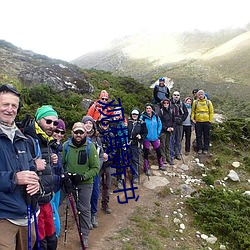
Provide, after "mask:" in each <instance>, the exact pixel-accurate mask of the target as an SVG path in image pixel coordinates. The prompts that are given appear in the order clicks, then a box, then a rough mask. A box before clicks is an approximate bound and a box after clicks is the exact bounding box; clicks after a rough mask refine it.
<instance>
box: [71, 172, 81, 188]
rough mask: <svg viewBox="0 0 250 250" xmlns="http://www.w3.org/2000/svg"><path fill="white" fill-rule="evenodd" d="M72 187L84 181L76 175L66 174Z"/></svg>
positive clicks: (79, 175)
mask: <svg viewBox="0 0 250 250" xmlns="http://www.w3.org/2000/svg"><path fill="white" fill-rule="evenodd" d="M68 175H69V177H70V179H71V182H72V184H73V185H78V183H79V182H82V181H84V176H83V175H81V174H77V173H68Z"/></svg>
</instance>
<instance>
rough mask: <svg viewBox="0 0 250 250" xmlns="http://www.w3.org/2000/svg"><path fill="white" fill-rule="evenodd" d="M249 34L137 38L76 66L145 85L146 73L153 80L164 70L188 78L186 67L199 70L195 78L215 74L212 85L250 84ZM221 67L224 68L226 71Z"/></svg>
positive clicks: (92, 55) (196, 33)
mask: <svg viewBox="0 0 250 250" xmlns="http://www.w3.org/2000/svg"><path fill="white" fill-rule="evenodd" d="M249 34H250V33H249V31H246V30H222V31H220V32H217V33H204V32H199V31H194V32H192V33H182V34H164V33H160V34H154V35H151V34H150V35H149V34H146V35H137V36H133V37H125V38H124V39H123V40H117V41H114V42H113V44H112V46H111V47H110V48H108V49H107V50H103V51H96V52H92V53H89V54H86V55H83V56H81V57H79V58H77V59H75V60H73V61H72V63H74V64H76V65H78V66H79V67H81V68H95V69H99V70H107V71H111V72H114V73H116V74H121V75H129V76H132V77H134V78H136V79H138V80H141V81H143V82H146V81H149V79H146V78H145V77H143V73H145V74H146V76H148V75H149V72H151V79H152V76H153V75H154V74H155V73H156V72H160V71H161V70H163V71H164V69H165V70H167V71H168V75H169V77H172V71H175V70H176V69H180V72H181V70H183V71H184V72H186V75H187V76H188V75H189V74H188V70H189V69H188V68H186V69H185V66H186V65H190V66H192V65H193V67H196V70H197V72H194V77H195V76H198V75H206V74H208V73H210V72H211V76H210V78H209V79H208V80H209V81H210V82H213V81H216V82H224V81H225V79H226V80H227V79H230V78H231V79H234V81H235V82H236V83H240V84H246V85H250V82H249V80H248V79H249V74H250V73H249V71H248V70H247V67H248V68H249V64H248V63H249V59H250V54H249V51H250V48H249V47H250V41H249ZM97 58H98V60H97ZM242 62H244V65H243V67H242V68H241V70H239V69H240V67H239V66H238V67H236V69H235V70H233V69H234V67H235V65H241V64H242ZM218 65H222V66H221V67H222V69H220V68H218ZM221 71H222V72H223V74H221ZM214 73H216V74H214ZM225 73H226V74H227V75H226V76H225ZM236 73H237V76H236V75H235V74H236ZM174 75H175V74H174ZM201 80H202V79H201Z"/></svg>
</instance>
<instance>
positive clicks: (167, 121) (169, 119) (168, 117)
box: [159, 98, 174, 166]
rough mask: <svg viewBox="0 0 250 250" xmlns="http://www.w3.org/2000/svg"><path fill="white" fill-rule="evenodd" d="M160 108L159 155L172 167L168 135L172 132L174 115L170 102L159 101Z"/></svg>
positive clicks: (166, 100)
mask: <svg viewBox="0 0 250 250" xmlns="http://www.w3.org/2000/svg"><path fill="white" fill-rule="evenodd" d="M161 105H162V108H161V110H160V114H159V117H160V119H161V123H162V131H161V134H160V142H161V146H160V147H161V155H162V157H163V162H164V164H165V163H169V164H170V165H171V166H172V165H174V163H173V159H171V158H170V150H171V149H170V135H171V133H172V132H173V131H174V114H173V112H172V109H170V100H169V99H168V98H165V99H164V100H162V101H161Z"/></svg>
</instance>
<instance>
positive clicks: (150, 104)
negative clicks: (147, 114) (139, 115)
mask: <svg viewBox="0 0 250 250" xmlns="http://www.w3.org/2000/svg"><path fill="white" fill-rule="evenodd" d="M147 106H150V107H151V108H152V109H154V106H153V104H152V103H149V102H148V103H146V104H145V108H146V107H147Z"/></svg>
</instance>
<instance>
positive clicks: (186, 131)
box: [182, 96, 192, 155]
mask: <svg viewBox="0 0 250 250" xmlns="http://www.w3.org/2000/svg"><path fill="white" fill-rule="evenodd" d="M191 103H192V98H191V97H189V96H188V97H186V98H185V101H184V105H185V106H186V108H187V111H188V116H187V118H186V119H185V120H184V121H183V122H182V125H183V133H182V140H183V138H184V136H185V155H189V153H190V145H191V133H192V122H191V111H192V107H191Z"/></svg>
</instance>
